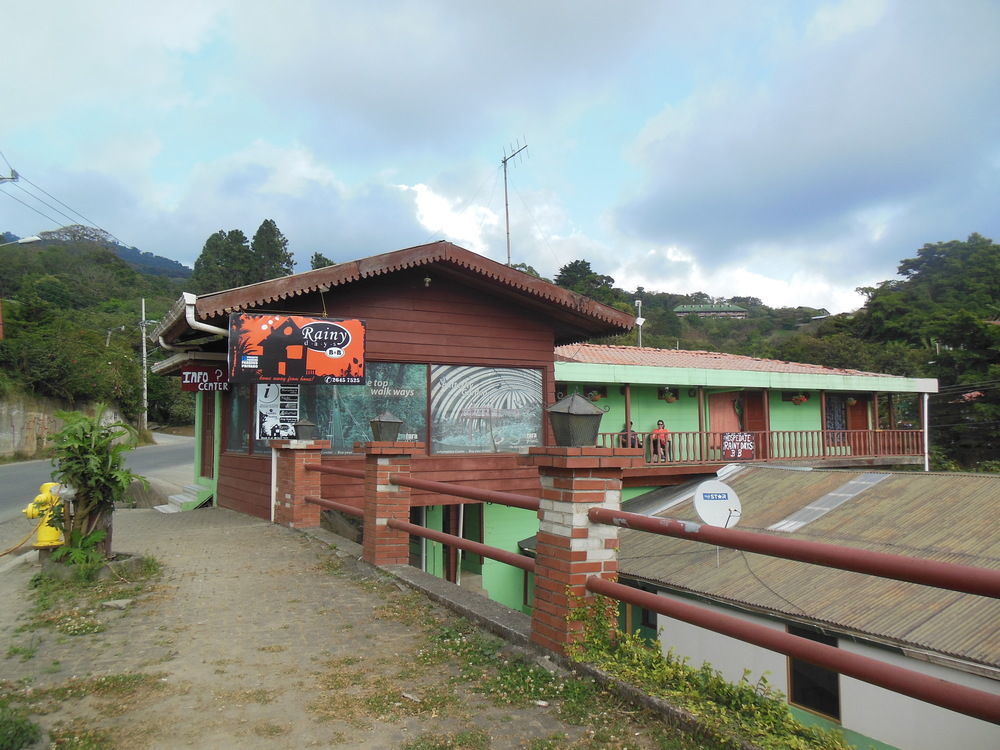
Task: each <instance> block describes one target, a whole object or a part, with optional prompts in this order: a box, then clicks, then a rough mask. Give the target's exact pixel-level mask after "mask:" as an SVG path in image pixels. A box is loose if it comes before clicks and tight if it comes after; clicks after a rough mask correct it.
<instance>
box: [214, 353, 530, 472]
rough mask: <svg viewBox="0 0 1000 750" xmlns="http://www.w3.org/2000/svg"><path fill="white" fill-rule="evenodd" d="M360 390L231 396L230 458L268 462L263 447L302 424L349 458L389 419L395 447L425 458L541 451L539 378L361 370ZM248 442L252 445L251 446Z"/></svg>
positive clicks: (458, 369) (245, 390)
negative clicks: (413, 444)
mask: <svg viewBox="0 0 1000 750" xmlns="http://www.w3.org/2000/svg"><path fill="white" fill-rule="evenodd" d="M366 371H367V379H366V381H367V382H365V383H364V384H359V385H354V384H350V385H344V384H320V383H317V384H311V385H305V384H301V385H296V384H284V383H257V384H254V385H249V386H244V385H239V386H234V387H233V390H232V391H231V392H230V398H229V404H230V411H229V420H228V428H229V429H228V435H227V440H226V448H227V450H229V451H237V452H252V453H256V454H270V444H269V441H271V440H274V439H276V438H287V437H292V436H293V435H294V425H295V422H296V421H298V420H299V419H307V420H309V421H311V422H314V423H315V424H316V426H317V433H318V435H319V438H320V439H321V440H329V441H330V444H331V445H330V448H329V450H328V452H329V453H333V454H350V453H353V452H354V444H355V443H357V442H365V441H368V440H371V426H370V422H371V420H372V419H374V418H375V417H377V416H378V415H380V414H382V413H384V412H389V413H391V414H392V415H393V416H394V417H396V418H397V419H400V420H402V426H401V427H400V433H399V439H400V440H406V441H419V442H423V443H427V444H428V447H429V449H430V452H432V453H500V452H511V451H518V450H520V449H522V448H524V447H527V446H531V445H540V444H541V440H542V436H543V432H542V416H543V415H542V373H541V371H540V370H534V369H527V368H504V367H470V366H461V365H426V364H406V363H399V362H367V363H366ZM251 436H252V439H251Z"/></svg>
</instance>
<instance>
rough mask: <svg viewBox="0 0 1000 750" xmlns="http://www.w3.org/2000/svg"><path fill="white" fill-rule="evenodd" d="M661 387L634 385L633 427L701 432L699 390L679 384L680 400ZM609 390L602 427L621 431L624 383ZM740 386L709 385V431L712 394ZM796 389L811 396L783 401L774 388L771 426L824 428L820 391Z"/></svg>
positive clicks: (603, 403) (780, 428)
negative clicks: (667, 398)
mask: <svg viewBox="0 0 1000 750" xmlns="http://www.w3.org/2000/svg"><path fill="white" fill-rule="evenodd" d="M661 387H662V386H649V385H633V386H631V396H632V427H633V429H634V430H635V431H636V432H651V431H652V430H653V429H655V427H656V422H657V420H660V419H662V420H663V421H664V423H665V424H666V426H667V429H668V430H670V431H671V432H697V431H698V396H697V392H694V393H693V395H692V392H693V389H691V388H686V387H676V391H677V400H676V401H674V402H667V401H665V400H663V399H660V398H658V397H657V394H658V393H659V389H660V388H661ZM576 388H577V386H573V385H571V386H570V388H569V392H570V393H572V392H574V390H575V389H576ZM607 390H608V395H607V397H606V398H602V399H600V400H598V401H596V402H595V404H596V405H597V406H598V407H600V408H601V409H603V410H604V412H605V413H604V416H603V417H602V418H601V427H600V431H601V432H604V433H618V432H620V431H621V430H622V429H623V428H624V426H625V395H624V394H623V393H621V392H620V390H621V386H618V385H613V384H611V385H608V386H607ZM739 390H741V389H737V388H705V401H706V410H705V411H706V414H705V422H706V425H705V426H706V429H707V430H708V431H711V429H712V425H711V423H710V421H709V418H708V408H707V402H708V397H709V396H710V395H711V394H713V393H732V392H734V391H739ZM785 390H787V389H785ZM795 392H796V393H804V394H806V395H808V396H809V400H808V401H806V402H805V403H803V404H795V403H793V402H791V401H782V400H781V394H782V391H780V390H778V391H770V393H769V399H768V400H769V414H768V418H769V419H770V423H771V430H772V431H784V430H821V429H822V427H823V419H822V414H821V412H820V402H821V399H820V393H819V391H809V390H801V389H800V390H796V391H795Z"/></svg>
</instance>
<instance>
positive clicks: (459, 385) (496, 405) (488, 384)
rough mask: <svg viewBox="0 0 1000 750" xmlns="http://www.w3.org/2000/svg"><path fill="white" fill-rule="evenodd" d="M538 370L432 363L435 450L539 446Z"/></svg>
mask: <svg viewBox="0 0 1000 750" xmlns="http://www.w3.org/2000/svg"><path fill="white" fill-rule="evenodd" d="M541 439H542V373H541V371H540V370H529V369H515V368H504V367H464V366H456V365H431V449H432V451H433V452H434V453H502V452H512V451H517V450H518V449H520V448H524V447H527V446H532V445H540V444H541Z"/></svg>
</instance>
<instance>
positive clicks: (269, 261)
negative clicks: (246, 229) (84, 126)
mask: <svg viewBox="0 0 1000 750" xmlns="http://www.w3.org/2000/svg"><path fill="white" fill-rule="evenodd" d="M250 255H251V260H252V263H253V276H254V278H253V281H250V282H248V283H253V282H254V281H266V280H267V279H274V278H277V277H278V276H287V275H288V274H290V273H291V272H292V269H293V268H294V266H295V262H294V260H293V259H292V254H291V253H290V252H289V251H288V240H287V239H286V238H285V235H283V234H282V233H281V230H280V229H278V225H277V224H275V223H274V220H273V219H264V221H263V222H261V225H260V226H259V227H258V228H257V231H256V232H255V233H254V236H253V241H252V242H251V243H250Z"/></svg>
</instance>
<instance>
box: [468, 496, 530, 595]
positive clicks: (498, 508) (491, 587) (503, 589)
mask: <svg viewBox="0 0 1000 750" xmlns="http://www.w3.org/2000/svg"><path fill="white" fill-rule="evenodd" d="M482 507H483V512H484V514H485V528H486V539H485V540H484V541H483V543H484V544H488V545H490V546H491V547H499V548H500V549H504V550H507V551H508V552H517V551H518V550H517V543H518V542H519V541H520V540H522V539H527V538H528V537H531V536H534V535H535V534H537V533H538V514H537V513H536V512H535V511H530V510H525V509H523V508H508V507H507V506H505V505H496V504H487V505H484V506H482ZM483 588H484V589H486V591H487V592H488V593H489V595H490V599H492V600H493V601H496V602H500V603H501V604H503V605H505V606H507V607H510V608H511V609H518V610H521V611H522V612H530V611H531V607H530V606H526V605H525V602H524V571H522V570H521V569H520V568H515V567H513V566H511V565H507V564H506V563H502V562H500V561H499V560H490V559H489V558H486V559H484V560H483ZM529 601H530V599H529Z"/></svg>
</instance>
